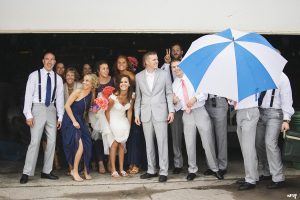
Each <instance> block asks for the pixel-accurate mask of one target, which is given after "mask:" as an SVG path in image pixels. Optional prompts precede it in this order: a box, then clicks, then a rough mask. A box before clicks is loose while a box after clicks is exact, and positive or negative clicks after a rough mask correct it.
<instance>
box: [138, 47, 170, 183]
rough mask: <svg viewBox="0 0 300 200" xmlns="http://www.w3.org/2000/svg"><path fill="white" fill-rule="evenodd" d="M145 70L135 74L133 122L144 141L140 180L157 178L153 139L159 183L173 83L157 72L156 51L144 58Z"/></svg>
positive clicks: (163, 171)
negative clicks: (144, 160)
mask: <svg viewBox="0 0 300 200" xmlns="http://www.w3.org/2000/svg"><path fill="white" fill-rule="evenodd" d="M143 63H144V66H145V69H144V70H143V71H141V72H140V73H138V74H137V75H136V99H135V105H134V109H135V123H136V124H137V125H138V126H140V125H141V123H142V124H143V130H144V135H145V141H146V152H147V161H148V170H147V172H146V173H145V174H143V175H141V176H140V178H141V179H148V178H152V177H156V176H157V173H156V159H155V146H154V138H155V137H156V141H157V147H158V156H159V167H160V171H159V179H158V180H159V182H166V181H167V176H168V168H169V158H168V123H172V122H173V120H174V106H173V92H172V84H171V80H170V79H169V77H168V75H167V73H166V72H165V71H163V70H161V69H158V68H157V67H158V57H157V53H156V52H148V53H146V54H145V55H144V57H143Z"/></svg>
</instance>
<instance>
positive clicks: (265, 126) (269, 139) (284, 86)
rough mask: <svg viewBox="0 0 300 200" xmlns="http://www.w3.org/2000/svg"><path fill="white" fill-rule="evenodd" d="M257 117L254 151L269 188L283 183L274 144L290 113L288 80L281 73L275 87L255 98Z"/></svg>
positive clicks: (279, 155)
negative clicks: (268, 182) (257, 104)
mask: <svg viewBox="0 0 300 200" xmlns="http://www.w3.org/2000/svg"><path fill="white" fill-rule="evenodd" d="M258 102H259V106H260V109H259V110H260V118H259V121H258V124H257V132H256V150H257V155H258V161H259V165H258V166H259V173H260V174H261V176H260V177H259V179H260V180H267V179H271V178H272V183H271V184H270V185H268V188H269V189H277V188H281V187H283V186H284V185H285V177H284V174H283V164H282V160H281V153H280V149H279V147H278V137H279V134H280V131H281V132H283V131H287V130H289V122H290V120H291V116H292V115H293V114H294V112H295V111H294V109H293V107H292V105H293V97H292V89H291V85H290V81H289V79H288V77H287V76H286V75H285V74H284V73H282V74H281V76H280V82H279V85H278V89H274V90H268V91H266V92H262V93H261V94H260V97H259V101H258Z"/></svg>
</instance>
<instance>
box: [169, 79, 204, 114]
mask: <svg viewBox="0 0 300 200" xmlns="http://www.w3.org/2000/svg"><path fill="white" fill-rule="evenodd" d="M181 79H183V80H184V82H185V85H186V88H187V91H188V95H189V99H191V98H193V97H196V99H197V101H196V102H195V104H194V105H193V106H192V108H191V109H195V108H199V107H202V106H204V104H205V101H206V99H207V94H204V93H200V92H197V93H196V92H195V90H194V87H193V85H192V83H191V81H190V80H189V79H188V78H187V76H186V75H183V77H182V78H178V77H176V78H175V80H174V82H173V84H172V88H173V92H174V94H175V96H177V97H178V98H179V100H180V101H179V102H178V103H177V104H176V105H175V110H176V111H178V110H180V109H181V110H185V109H186V105H185V102H184V96H183V90H182V82H181Z"/></svg>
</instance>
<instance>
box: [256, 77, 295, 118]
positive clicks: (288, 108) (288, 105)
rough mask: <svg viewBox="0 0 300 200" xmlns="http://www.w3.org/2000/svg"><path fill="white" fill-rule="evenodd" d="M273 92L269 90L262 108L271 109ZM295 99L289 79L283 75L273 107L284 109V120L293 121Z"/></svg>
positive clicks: (276, 91) (275, 94)
mask: <svg viewBox="0 0 300 200" xmlns="http://www.w3.org/2000/svg"><path fill="white" fill-rule="evenodd" d="M271 96H272V90H268V91H267V93H266V95H265V96H264V99H263V102H262V104H261V108H270V102H271ZM292 105H293V97H292V89H291V84H290V81H289V78H288V77H287V76H286V75H285V74H284V73H282V74H281V76H280V81H279V85H278V89H276V90H275V93H274V100H273V106H272V108H274V109H282V112H283V119H284V120H291V116H292V115H293V114H294V113H295V110H294V108H293V106H292Z"/></svg>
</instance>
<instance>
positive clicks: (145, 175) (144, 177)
mask: <svg viewBox="0 0 300 200" xmlns="http://www.w3.org/2000/svg"><path fill="white" fill-rule="evenodd" d="M157 176H158V175H157V173H156V174H149V173H145V174H142V175H141V176H140V178H141V179H147V178H152V177H157Z"/></svg>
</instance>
